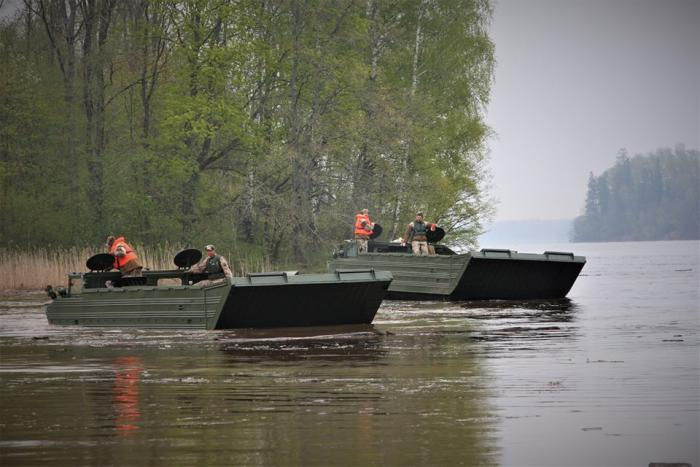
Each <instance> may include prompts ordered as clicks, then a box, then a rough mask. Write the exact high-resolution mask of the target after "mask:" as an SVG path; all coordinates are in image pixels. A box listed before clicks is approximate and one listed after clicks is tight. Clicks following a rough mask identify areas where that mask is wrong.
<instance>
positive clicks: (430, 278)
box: [328, 234, 586, 300]
mask: <svg viewBox="0 0 700 467" xmlns="http://www.w3.org/2000/svg"><path fill="white" fill-rule="evenodd" d="M443 235H444V234H443ZM433 247H434V248H435V255H432V256H414V255H413V254H412V253H411V248H410V247H409V246H402V245H401V244H400V243H388V242H379V241H376V240H375V241H373V240H370V241H369V248H368V252H367V253H364V254H358V252H357V247H356V245H355V242H353V241H351V240H348V241H346V243H345V244H344V245H343V247H342V248H341V249H339V250H337V251H335V252H334V254H333V259H332V260H331V261H329V262H328V270H329V271H330V272H335V271H340V270H346V269H353V268H356V269H373V270H377V271H380V270H381V271H391V273H392V274H393V277H394V280H393V281H392V282H391V285H390V286H389V291H388V293H387V296H386V298H393V299H407V300H411V299H414V300H416V299H417V300H420V299H445V300H530V299H557V298H563V297H565V296H566V294H567V293H569V290H570V289H571V287H572V286H573V284H574V282H575V281H576V278H577V277H578V275H579V273H580V272H581V269H582V268H583V265H584V264H585V263H586V258H585V257H583V256H575V255H574V254H573V253H568V252H559V251H545V252H544V253H542V254H534V253H518V252H517V251H512V250H495V249H483V250H481V251H469V252H468V253H463V254H457V253H455V252H454V251H452V250H451V249H449V248H448V247H446V246H444V245H438V244H435V245H433Z"/></svg>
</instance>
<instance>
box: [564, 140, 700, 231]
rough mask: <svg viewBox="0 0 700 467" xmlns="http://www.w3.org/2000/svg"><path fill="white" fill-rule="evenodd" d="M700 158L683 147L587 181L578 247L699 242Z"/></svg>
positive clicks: (622, 162)
mask: <svg viewBox="0 0 700 467" xmlns="http://www.w3.org/2000/svg"><path fill="white" fill-rule="evenodd" d="M699 218H700V153H698V151H697V150H686V149H685V148H684V147H682V146H679V147H677V148H676V149H675V151H671V150H670V149H660V150H658V151H657V152H656V153H655V154H649V155H647V156H642V155H636V156H635V157H633V158H629V157H628V156H627V154H626V153H625V152H624V151H623V152H621V153H620V155H619V156H618V158H617V161H616V163H615V166H614V167H612V168H610V169H608V170H606V171H605V172H603V173H602V174H601V175H600V176H598V177H595V176H593V174H591V176H590V178H589V180H588V194H587V196H586V207H585V213H584V214H583V215H582V216H580V217H578V218H577V219H576V220H575V222H574V231H573V236H572V239H573V240H574V241H577V242H601V241H636V240H691V239H698V238H700V220H699Z"/></svg>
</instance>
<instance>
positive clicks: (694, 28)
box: [486, 0, 700, 221]
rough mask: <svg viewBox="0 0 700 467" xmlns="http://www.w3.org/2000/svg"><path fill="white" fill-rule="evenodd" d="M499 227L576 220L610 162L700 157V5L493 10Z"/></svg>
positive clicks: (525, 4) (556, 1)
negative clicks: (690, 152) (684, 152)
mask: <svg viewBox="0 0 700 467" xmlns="http://www.w3.org/2000/svg"><path fill="white" fill-rule="evenodd" d="M494 7H495V11H494V16H493V21H492V23H491V38H492V40H493V41H494V43H495V47H496V60H497V66H496V71H495V82H494V83H493V86H492V90H491V102H490V104H489V107H488V112H487V117H486V121H487V123H488V124H489V125H490V126H491V128H492V130H493V131H494V132H495V135H494V137H493V138H491V140H490V144H489V146H490V163H489V166H490V174H491V180H490V185H491V187H490V194H491V196H492V197H493V198H495V199H496V200H497V205H496V210H497V212H496V215H495V216H494V220H495V221H504V220H518V219H569V218H574V217H576V216H578V215H580V214H581V211H582V209H583V205H584V201H585V196H586V185H587V181H588V175H589V173H590V172H593V173H594V174H595V175H599V174H600V173H602V172H603V171H604V170H605V169H607V168H609V167H611V166H612V165H613V164H614V163H615V158H616V156H617V154H618V151H619V150H620V149H622V148H625V149H626V150H627V151H628V153H629V155H630V156H632V155H634V154H640V153H641V154H647V153H650V152H655V151H656V150H657V149H659V148H663V147H670V148H674V147H675V146H676V145H677V144H685V146H686V148H688V149H698V147H699V146H700V143H699V139H700V136H699V135H700V115H699V114H700V0H494Z"/></svg>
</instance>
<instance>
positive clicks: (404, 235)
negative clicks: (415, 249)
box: [401, 223, 413, 243]
mask: <svg viewBox="0 0 700 467" xmlns="http://www.w3.org/2000/svg"><path fill="white" fill-rule="evenodd" d="M412 230H413V225H412V224H411V223H409V224H408V227H407V228H406V233H405V234H403V238H402V239H401V240H402V241H403V243H406V242H408V239H409V238H411V231H412Z"/></svg>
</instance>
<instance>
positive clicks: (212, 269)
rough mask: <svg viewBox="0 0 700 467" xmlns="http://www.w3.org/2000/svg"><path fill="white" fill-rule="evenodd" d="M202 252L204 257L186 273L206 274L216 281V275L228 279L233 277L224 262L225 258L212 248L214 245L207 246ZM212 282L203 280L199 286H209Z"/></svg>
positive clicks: (226, 263) (226, 262)
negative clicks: (204, 253) (204, 252)
mask: <svg viewBox="0 0 700 467" xmlns="http://www.w3.org/2000/svg"><path fill="white" fill-rule="evenodd" d="M204 250H205V251H206V253H207V255H206V257H205V258H204V259H202V261H200V262H199V263H197V264H195V265H194V266H192V267H191V268H190V269H189V270H188V271H187V272H193V273H202V272H206V273H207V274H210V275H213V276H214V277H213V279H218V278H219V277H217V275H219V276H220V275H223V276H225V277H227V278H229V279H230V278H232V277H233V273H232V272H231V268H230V267H229V265H228V261H226V258H224V257H223V256H221V255H219V254H217V253H216V248H214V245H207V246H205V247H204ZM213 282H214V281H213V280H205V281H200V282H199V284H200V285H203V286H204V285H210V284H212V283H213Z"/></svg>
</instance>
